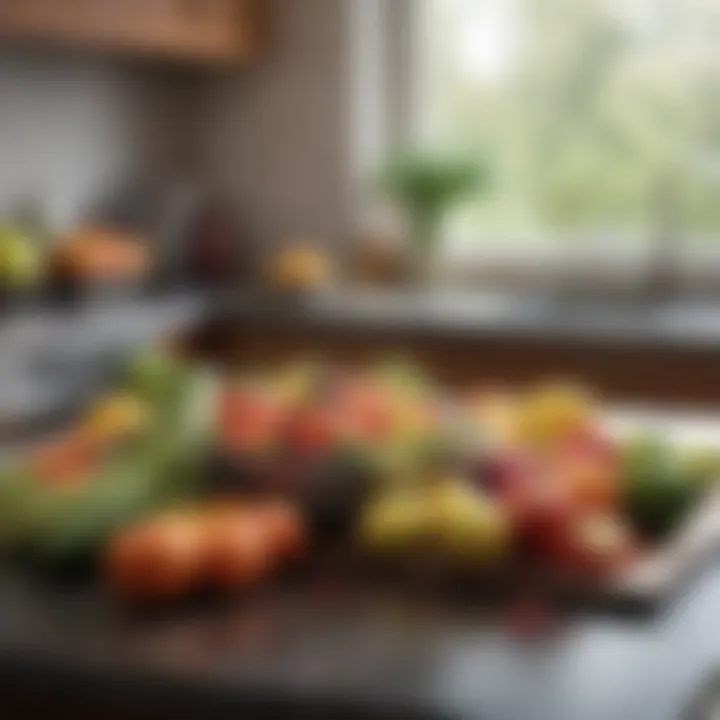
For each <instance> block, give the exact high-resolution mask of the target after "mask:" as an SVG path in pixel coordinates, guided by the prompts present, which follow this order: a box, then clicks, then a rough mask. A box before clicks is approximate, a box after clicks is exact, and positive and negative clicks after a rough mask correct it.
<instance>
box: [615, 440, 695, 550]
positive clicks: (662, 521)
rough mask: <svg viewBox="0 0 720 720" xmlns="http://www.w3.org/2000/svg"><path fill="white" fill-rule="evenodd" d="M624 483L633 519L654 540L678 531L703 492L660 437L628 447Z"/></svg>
mask: <svg viewBox="0 0 720 720" xmlns="http://www.w3.org/2000/svg"><path fill="white" fill-rule="evenodd" d="M622 486H623V488H624V507H625V512H626V513H627V515H628V517H629V518H630V521H631V522H632V523H633V525H634V527H636V528H637V529H638V530H639V531H640V533H642V534H644V535H647V536H648V537H649V538H652V539H656V538H663V537H666V536H667V535H668V534H669V533H671V532H672V531H673V530H675V529H676V528H677V527H678V525H679V524H680V522H682V520H683V519H684V518H685V517H686V516H687V513H688V511H689V510H690V508H691V507H692V506H693V504H694V503H695V501H696V500H697V498H698V496H699V492H700V488H699V486H698V483H697V482H695V481H694V479H693V477H692V475H691V474H690V473H688V471H687V468H685V467H683V465H682V462H681V458H680V457H679V456H678V454H677V453H676V452H673V450H672V448H671V447H669V446H668V445H667V444H665V443H663V442H661V441H660V440H659V439H657V438H646V439H640V440H636V441H635V442H633V443H632V444H631V445H629V446H628V447H627V448H626V450H625V456H624V460H623V474H622Z"/></svg>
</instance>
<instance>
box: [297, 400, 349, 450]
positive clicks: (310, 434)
mask: <svg viewBox="0 0 720 720" xmlns="http://www.w3.org/2000/svg"><path fill="white" fill-rule="evenodd" d="M339 421H340V418H338V415H337V414H336V413H334V412H332V411H331V410H330V409H329V408H324V407H306V408H302V409H299V410H296V411H295V412H294V413H293V414H292V415H291V416H290V418H289V419H288V422H287V424H286V426H285V430H284V433H283V437H284V439H285V441H286V442H287V444H288V445H289V447H290V448H291V449H292V450H295V451H296V452H298V453H299V454H300V455H302V456H309V457H319V456H322V455H324V454H325V453H327V452H329V451H330V450H331V449H332V447H333V446H334V445H335V442H336V440H337V439H338V437H339V435H340V434H341V427H340V424H339Z"/></svg>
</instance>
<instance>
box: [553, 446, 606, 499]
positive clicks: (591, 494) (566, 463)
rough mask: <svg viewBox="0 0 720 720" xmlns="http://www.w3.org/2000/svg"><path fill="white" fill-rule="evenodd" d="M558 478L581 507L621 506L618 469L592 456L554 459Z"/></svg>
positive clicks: (554, 469)
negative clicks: (619, 504)
mask: <svg viewBox="0 0 720 720" xmlns="http://www.w3.org/2000/svg"><path fill="white" fill-rule="evenodd" d="M553 472H554V473H555V476H556V478H557V482H558V483H559V484H561V485H562V486H564V487H565V488H567V490H568V491H569V493H570V495H571V497H572V499H573V502H574V503H575V504H576V506H577V507H578V509H582V510H598V511H599V510H604V511H611V510H614V509H616V508H617V507H618V502H619V499H620V493H619V489H618V475H619V469H618V467H616V465H615V463H608V462H607V461H604V460H600V459H597V458H593V457H588V456H582V455H569V456H566V457H560V458H558V459H556V460H555V461H554V463H553Z"/></svg>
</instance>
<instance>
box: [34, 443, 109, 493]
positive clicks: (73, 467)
mask: <svg viewBox="0 0 720 720" xmlns="http://www.w3.org/2000/svg"><path fill="white" fill-rule="evenodd" d="M97 460H98V457H97V453H96V452H95V448H94V446H93V445H92V444H91V443H89V442H87V439H86V438H85V437H84V436H82V435H81V434H78V433H74V434H71V435H67V436H65V437H61V438H58V439H56V440H53V441H51V442H49V443H47V444H45V445H43V446H41V447H39V448H38V449H37V450H35V452H33V453H32V454H31V456H30V458H29V460H28V472H29V474H30V476H31V477H32V478H33V479H34V480H36V481H37V482H39V483H40V484H42V485H44V486H46V487H69V486H77V485H82V484H84V483H85V482H87V481H88V480H89V479H90V477H91V476H92V471H93V469H94V468H95V467H96V466H97Z"/></svg>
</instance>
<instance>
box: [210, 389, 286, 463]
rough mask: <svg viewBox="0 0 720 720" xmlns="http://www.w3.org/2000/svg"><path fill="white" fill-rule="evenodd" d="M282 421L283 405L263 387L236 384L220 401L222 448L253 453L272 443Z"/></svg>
mask: <svg viewBox="0 0 720 720" xmlns="http://www.w3.org/2000/svg"><path fill="white" fill-rule="evenodd" d="M283 423H284V412H283V408H282V407H281V406H280V405H279V404H278V403H277V401H276V400H275V398H274V397H273V396H272V395H271V394H270V393H268V392H266V391H265V390H264V389H263V388H258V387H250V386H246V387H244V386H239V387H234V388H231V389H229V390H226V391H225V393H224V394H223V396H222V397H221V400H220V409H219V418H218V424H219V432H220V438H221V441H222V444H223V447H224V448H225V449H227V450H230V451H232V452H235V453H241V452H252V451H255V450H259V449H263V448H266V447H268V446H269V445H270V444H272V443H273V442H275V441H276V440H277V438H278V434H279V431H280V428H281V426H282V424H283Z"/></svg>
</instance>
